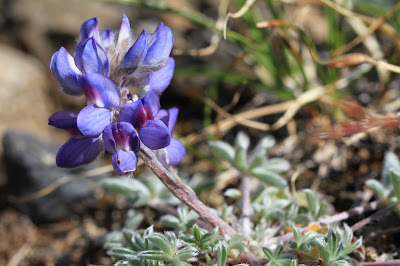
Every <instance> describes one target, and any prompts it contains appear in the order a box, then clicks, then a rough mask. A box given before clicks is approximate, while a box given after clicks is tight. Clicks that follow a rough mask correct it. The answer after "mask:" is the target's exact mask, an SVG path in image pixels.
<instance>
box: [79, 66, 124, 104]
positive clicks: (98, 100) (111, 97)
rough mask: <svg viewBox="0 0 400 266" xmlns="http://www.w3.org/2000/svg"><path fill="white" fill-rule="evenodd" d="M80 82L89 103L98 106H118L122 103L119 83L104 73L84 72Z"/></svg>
mask: <svg viewBox="0 0 400 266" xmlns="http://www.w3.org/2000/svg"><path fill="white" fill-rule="evenodd" d="M79 84H80V85H81V87H82V89H83V92H84V93H85V95H86V98H87V100H88V102H89V103H94V104H96V105H97V106H98V107H118V106H119V105H120V103H121V95H120V93H119V90H118V87H117V85H115V83H114V81H112V80H111V79H109V78H108V77H105V76H103V75H102V74H98V73H90V74H84V75H82V76H81V77H80V78H79Z"/></svg>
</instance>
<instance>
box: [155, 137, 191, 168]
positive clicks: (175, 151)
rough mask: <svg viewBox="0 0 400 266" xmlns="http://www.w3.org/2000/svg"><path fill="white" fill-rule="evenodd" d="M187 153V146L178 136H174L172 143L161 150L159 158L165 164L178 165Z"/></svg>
mask: <svg viewBox="0 0 400 266" xmlns="http://www.w3.org/2000/svg"><path fill="white" fill-rule="evenodd" d="M185 155H186V149H185V146H183V144H182V143H181V142H180V141H179V140H177V139H176V138H172V139H171V143H170V144H169V145H168V146H167V147H165V148H164V150H163V151H161V153H160V156H159V159H160V160H161V162H162V163H163V164H165V165H178V164H179V163H180V162H181V161H182V159H183V157H185Z"/></svg>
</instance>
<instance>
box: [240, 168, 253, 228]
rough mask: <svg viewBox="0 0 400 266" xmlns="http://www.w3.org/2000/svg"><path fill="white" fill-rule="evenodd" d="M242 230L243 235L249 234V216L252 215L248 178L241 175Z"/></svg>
mask: <svg viewBox="0 0 400 266" xmlns="http://www.w3.org/2000/svg"><path fill="white" fill-rule="evenodd" d="M241 179H242V186H241V188H242V230H243V233H244V234H245V235H247V234H250V232H251V226H250V215H251V213H252V209H251V202H250V177H249V176H247V175H246V174H244V175H242V178H241Z"/></svg>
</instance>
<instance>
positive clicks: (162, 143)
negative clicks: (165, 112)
mask: <svg viewBox="0 0 400 266" xmlns="http://www.w3.org/2000/svg"><path fill="white" fill-rule="evenodd" d="M139 137H140V140H141V141H142V142H143V144H144V145H145V146H146V147H148V148H150V149H152V150H158V149H162V148H165V147H167V146H168V145H169V144H170V142H171V134H170V133H169V130H168V128H167V126H166V125H165V124H164V122H162V121H160V120H156V121H151V120H149V121H147V124H146V126H145V127H142V128H140V129H139Z"/></svg>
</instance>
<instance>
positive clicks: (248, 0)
mask: <svg viewBox="0 0 400 266" xmlns="http://www.w3.org/2000/svg"><path fill="white" fill-rule="evenodd" d="M255 1H256V0H246V2H245V3H244V5H243V6H242V7H241V8H240V9H239V11H237V12H235V13H228V15H226V18H225V23H224V39H226V27H227V25H228V20H229V18H240V17H241V16H243V15H244V14H245V13H246V12H247V10H249V8H250V7H251V6H252V5H253V4H254V2H255Z"/></svg>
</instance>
